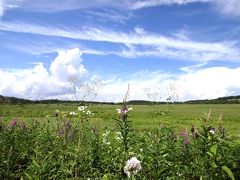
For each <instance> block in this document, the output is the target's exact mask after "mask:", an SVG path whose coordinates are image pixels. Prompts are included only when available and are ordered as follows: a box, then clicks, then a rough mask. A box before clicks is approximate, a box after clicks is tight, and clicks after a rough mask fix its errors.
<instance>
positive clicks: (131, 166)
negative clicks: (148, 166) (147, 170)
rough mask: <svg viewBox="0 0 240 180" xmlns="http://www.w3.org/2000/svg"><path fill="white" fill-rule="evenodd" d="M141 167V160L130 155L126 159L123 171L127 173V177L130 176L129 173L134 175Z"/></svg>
mask: <svg viewBox="0 0 240 180" xmlns="http://www.w3.org/2000/svg"><path fill="white" fill-rule="evenodd" d="M141 169H142V166H141V162H140V161H139V160H138V159H137V158H136V157H132V158H131V159H129V160H127V162H126V166H125V167H124V173H125V174H127V176H128V177H131V175H136V174H137V173H138V171H140V170H141Z"/></svg>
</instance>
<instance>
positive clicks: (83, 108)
mask: <svg viewBox="0 0 240 180" xmlns="http://www.w3.org/2000/svg"><path fill="white" fill-rule="evenodd" d="M86 108H87V106H80V107H78V110H79V111H83V112H84V111H85V109H86Z"/></svg>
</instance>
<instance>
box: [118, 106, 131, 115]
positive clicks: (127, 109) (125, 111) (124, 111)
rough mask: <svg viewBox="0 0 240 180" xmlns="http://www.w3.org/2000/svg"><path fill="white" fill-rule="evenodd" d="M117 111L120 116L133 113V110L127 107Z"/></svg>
mask: <svg viewBox="0 0 240 180" xmlns="http://www.w3.org/2000/svg"><path fill="white" fill-rule="evenodd" d="M116 110H117V112H118V114H121V113H122V114H127V113H128V111H131V110H132V108H131V107H130V108H127V107H125V108H122V109H116Z"/></svg>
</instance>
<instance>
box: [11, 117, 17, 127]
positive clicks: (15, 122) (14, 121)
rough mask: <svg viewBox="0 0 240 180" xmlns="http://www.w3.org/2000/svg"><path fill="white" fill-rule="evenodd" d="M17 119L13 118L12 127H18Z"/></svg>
mask: <svg viewBox="0 0 240 180" xmlns="http://www.w3.org/2000/svg"><path fill="white" fill-rule="evenodd" d="M17 123H18V122H17V119H13V120H11V122H10V126H11V127H16V126H17Z"/></svg>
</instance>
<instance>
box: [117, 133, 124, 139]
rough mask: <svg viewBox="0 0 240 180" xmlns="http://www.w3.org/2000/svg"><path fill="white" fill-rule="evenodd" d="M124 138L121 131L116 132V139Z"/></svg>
mask: <svg viewBox="0 0 240 180" xmlns="http://www.w3.org/2000/svg"><path fill="white" fill-rule="evenodd" d="M122 139H123V137H122V133H121V132H116V140H118V141H121V140H122Z"/></svg>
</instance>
